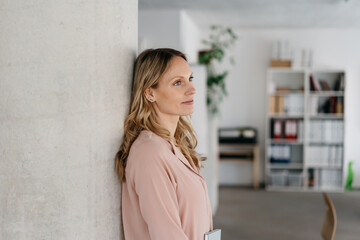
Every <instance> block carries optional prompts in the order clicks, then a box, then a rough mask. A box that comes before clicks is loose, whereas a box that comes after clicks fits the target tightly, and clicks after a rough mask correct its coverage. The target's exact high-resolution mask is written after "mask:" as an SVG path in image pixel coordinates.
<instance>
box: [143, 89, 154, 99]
mask: <svg viewBox="0 0 360 240" xmlns="http://www.w3.org/2000/svg"><path fill="white" fill-rule="evenodd" d="M145 97H146V99H147V100H148V101H149V102H154V101H155V95H154V90H153V89H152V88H148V89H146V90H145Z"/></svg>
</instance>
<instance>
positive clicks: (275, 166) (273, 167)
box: [270, 163, 304, 169]
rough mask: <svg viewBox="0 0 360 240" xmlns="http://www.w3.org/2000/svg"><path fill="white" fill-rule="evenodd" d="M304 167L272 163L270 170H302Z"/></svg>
mask: <svg viewBox="0 0 360 240" xmlns="http://www.w3.org/2000/svg"><path fill="white" fill-rule="evenodd" d="M303 167H304V166H303V164H302V163H291V164H285V163H282V164H281V163H271V164H270V168H272V169H302V168H303Z"/></svg>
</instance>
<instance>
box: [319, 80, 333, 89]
mask: <svg viewBox="0 0 360 240" xmlns="http://www.w3.org/2000/svg"><path fill="white" fill-rule="evenodd" d="M320 85H321V88H322V89H323V90H325V91H331V88H330V86H329V84H328V83H327V82H326V81H324V80H320Z"/></svg>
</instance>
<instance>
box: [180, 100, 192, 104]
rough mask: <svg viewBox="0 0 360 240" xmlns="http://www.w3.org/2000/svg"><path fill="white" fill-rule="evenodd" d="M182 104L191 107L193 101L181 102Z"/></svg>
mask: <svg viewBox="0 0 360 240" xmlns="http://www.w3.org/2000/svg"><path fill="white" fill-rule="evenodd" d="M182 103H183V104H186V105H192V104H193V103H194V100H190V101H187V102H182Z"/></svg>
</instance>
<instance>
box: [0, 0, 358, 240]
mask: <svg viewBox="0 0 360 240" xmlns="http://www.w3.org/2000/svg"><path fill="white" fill-rule="evenodd" d="M359 10H360V3H359V2H358V1H355V0H315V1H310V0H309V1H308V0H306V1H300V0H295V1H289V0H276V1H264V0H255V1H250V0H240V1H235V0H226V1H215V0H211V1H205V0H198V1H166V0H162V1H161V0H157V1H155V0H153V1H151V0H140V1H128V0H118V1H111V2H110V1H106V2H105V1H104V2H98V1H87V2H84V1H80V0H75V1H72V2H44V1H39V0H34V1H30V2H25V1H20V0H16V1H9V0H5V1H3V2H2V3H1V5H0V12H1V16H0V18H1V21H0V33H1V38H0V78H1V79H0V108H1V112H0V132H1V134H0V152H1V155H0V156H1V159H0V177H1V181H0V204H1V206H0V218H1V221H0V230H1V231H0V238H1V239H121V237H120V236H121V233H120V232H121V230H120V225H121V218H120V198H121V187H120V183H119V182H118V179H117V176H116V174H115V173H114V162H113V156H114V153H115V152H116V151H117V148H118V145H119V143H120V141H121V134H122V128H123V126H122V123H123V120H124V118H125V116H126V113H127V111H128V105H129V98H130V88H131V74H132V67H133V66H132V63H133V60H134V59H135V56H136V55H137V54H138V53H139V52H140V51H142V50H143V49H146V48H156V47H171V48H176V49H179V50H181V51H183V52H184V53H186V55H187V57H188V60H189V63H190V65H191V68H192V69H193V71H194V73H195V81H194V84H195V85H196V88H197V94H196V97H197V99H196V100H195V104H196V105H195V107H196V112H195V113H194V114H193V116H192V119H193V124H194V127H195V129H196V131H197V133H198V135H199V145H198V151H199V152H200V153H202V154H204V155H206V156H207V157H208V161H207V162H205V163H204V165H205V168H204V169H202V173H203V175H204V177H205V178H206V180H207V184H208V189H209V195H210V200H211V204H212V208H213V212H214V219H215V222H214V223H215V227H219V228H222V229H223V238H224V239H289V238H292V239H321V235H320V232H321V224H322V221H323V219H324V216H325V203H323V200H322V197H321V192H322V191H327V189H318V190H315V191H312V190H309V189H307V190H300V189H299V188H295V189H293V188H284V189H282V190H279V189H276V188H275V190H274V189H266V188H265V189H264V188H262V187H264V185H265V187H266V186H267V183H266V177H267V176H268V174H269V173H270V172H269V171H268V170H267V166H268V165H266V164H267V162H266V161H267V160H266V156H267V153H266V151H267V146H268V145H269V143H268V142H267V141H268V140H269V131H267V130H269V129H267V122H269V119H270V118H271V117H269V115H268V114H269V113H268V102H269V99H268V98H269V95H268V94H269V86H268V85H267V82H268V81H269V78H271V73H273V72H275V73H277V72H276V71H277V70H276V69H275V70H271V69H270V70H269V67H270V60H271V59H272V57H273V56H274V48H275V45H276V43H279V42H281V43H282V44H285V45H288V47H289V49H291V50H292V51H293V55H292V56H293V57H294V58H293V62H292V64H293V66H292V67H291V68H288V69H287V70H283V71H285V72H287V71H289V72H291V71H293V70H294V71H295V73H296V71H300V72H301V71H303V70H299V69H303V63H302V60H301V55H302V54H303V51H304V50H305V51H308V52H307V53H309V51H310V52H311V55H312V57H311V67H306V69H307V70H306V71H305V72H304V73H302V72H301V73H300V74H303V75H301V76H303V77H304V76H306V80H304V81H305V82H308V83H307V84H309V85H310V81H309V79H308V75H307V74H308V73H309V72H308V71H310V70H311V69H325V70H326V71H328V72H332V73H334V72H335V73H334V74H335V75H336V76H337V74H338V73H339V75H341V76H342V75H343V76H344V79H345V90H344V92H343V93H341V94H340V96H341V97H342V98H343V99H344V103H343V104H344V105H343V109H344V115H343V117H342V118H340V120H343V122H344V127H343V136H344V139H343V142H342V145H341V146H342V147H343V162H342V165H341V167H340V169H341V172H342V175H341V178H342V180H341V188H342V190H339V189H337V190H336V191H328V192H329V194H330V196H331V197H332V198H333V200H334V205H335V207H336V210H337V213H338V228H337V232H336V234H337V235H336V236H337V237H340V238H343V237H344V239H345V238H346V239H360V233H359V230H358V229H356V226H357V224H358V223H359V222H360V217H359V216H360V215H359V214H360V213H359V209H360V205H359V199H360V194H359V191H358V190H359V189H360V150H359V147H358V139H359V138H360V111H359V110H358V106H357V105H358V103H360V94H358V93H359V91H360V81H359V79H360V66H359V63H360V47H359V44H358V43H359V42H360V15H359V14H358V13H359ZM211 25H222V26H225V27H231V28H232V29H233V30H234V32H235V33H236V34H237V36H238V40H237V41H236V43H235V45H234V47H233V48H232V49H231V50H229V51H228V52H226V54H228V56H232V57H234V60H235V64H234V65H232V64H230V63H229V62H228V61H224V62H223V63H222V64H219V65H218V66H217V68H218V69H220V70H221V69H227V70H229V74H228V76H227V78H226V88H227V90H228V96H227V97H225V98H224V100H223V102H222V103H221V105H220V114H219V115H218V117H215V118H212V117H211V116H210V115H209V113H208V112H207V110H206V101H205V100H206V68H205V67H204V66H202V65H199V64H198V53H199V51H201V50H206V46H205V45H204V44H202V40H203V39H207V38H208V36H209V34H210V33H211V30H210V26H211ZM296 69H297V70H296ZM309 69H310V70H309ZM279 71H280V72H281V71H282V70H279ZM330 75H331V74H330ZM269 76H270V77H269ZM295 78H296V77H295ZM304 79H305V77H304ZM331 81H332V80H331ZM308 87H309V89H310V86H308ZM285 95H286V94H285ZM326 97H328V96H327V95H326ZM297 120H298V119H297ZM322 120H323V119H322ZM326 120H328V119H326ZM336 120H339V119H338V118H336ZM238 126H251V127H254V128H256V129H257V134H258V135H257V138H258V144H259V156H258V157H259V181H260V183H261V184H260V185H261V188H258V189H256V190H253V189H252V188H251V187H252V183H253V182H252V181H253V171H252V164H251V162H231V161H229V162H226V161H221V162H220V161H219V159H218V151H219V143H218V137H219V136H218V135H217V134H218V132H217V130H218V129H219V128H225V127H238ZM268 127H269V126H268ZM270 145H271V143H270ZM349 162H353V165H352V167H353V176H354V177H353V182H352V187H353V188H354V190H352V191H345V190H344V187H345V183H346V178H347V176H348V163H349ZM306 170H307V169H306ZM303 181H305V179H303ZM269 185H271V183H269ZM219 186H221V187H220V188H219ZM330 190H331V189H330ZM332 190H333V189H332ZM270 210H272V212H271V211H270ZM290 213H291V214H290ZM287 224H288V225H287ZM261 233H262V234H263V235H261Z"/></svg>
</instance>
